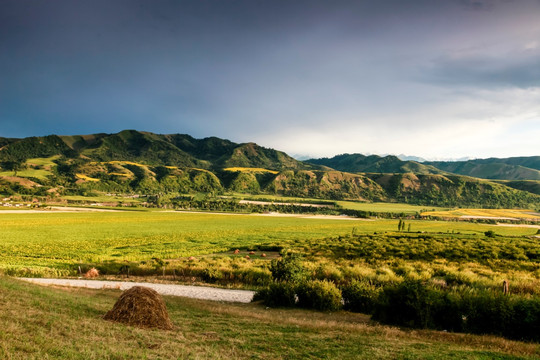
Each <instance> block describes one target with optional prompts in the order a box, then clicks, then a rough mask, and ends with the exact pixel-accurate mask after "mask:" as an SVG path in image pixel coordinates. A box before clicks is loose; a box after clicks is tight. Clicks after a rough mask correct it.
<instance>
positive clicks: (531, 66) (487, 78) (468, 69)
mask: <svg viewBox="0 0 540 360" xmlns="http://www.w3.org/2000/svg"><path fill="white" fill-rule="evenodd" d="M424 70H425V76H424V77H423V79H424V80H425V81H427V82H430V83H437V84H445V85H463V86H472V87H477V88H484V87H493V86H495V87H518V88H529V87H538V86H540V53H537V54H536V55H535V56H530V57H527V58H524V59H517V60H513V61H503V60H501V59H494V58H485V57H478V58H466V59H454V58H441V59H437V60H436V61H434V63H433V65H432V67H431V68H426V69H424Z"/></svg>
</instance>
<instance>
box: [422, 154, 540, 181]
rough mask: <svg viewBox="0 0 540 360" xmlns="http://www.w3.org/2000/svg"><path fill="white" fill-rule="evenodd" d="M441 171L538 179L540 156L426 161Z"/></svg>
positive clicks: (492, 177) (475, 175) (516, 178)
mask: <svg viewBox="0 0 540 360" xmlns="http://www.w3.org/2000/svg"><path fill="white" fill-rule="evenodd" d="M424 164H427V165H432V166H434V167H436V168H438V169H441V170H443V171H447V172H451V173H455V174H459V175H467V176H474V177H479V178H483V179H493V180H540V156H532V157H516V158H507V159H498V158H490V159H478V160H468V161H455V162H447V161H441V162H426V163H424Z"/></svg>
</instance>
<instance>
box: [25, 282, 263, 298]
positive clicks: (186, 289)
mask: <svg viewBox="0 0 540 360" xmlns="http://www.w3.org/2000/svg"><path fill="white" fill-rule="evenodd" d="M19 279H20V280H24V281H28V282H32V283H35V284H41V285H60V286H74V287H85V288H90V289H119V290H126V289H129V288H132V287H133V286H146V287H149V288H152V289H154V290H156V291H157V292H158V293H160V294H161V295H170V296H184V297H189V298H194V299H204V300H214V301H229V302H241V303H249V302H251V300H252V299H253V295H254V294H255V292H254V291H249V290H232V289H218V288H212V287H206V286H191V285H171V284H153V283H142V282H124V281H101V280H76V279H42V278H39V279H38V278H19Z"/></svg>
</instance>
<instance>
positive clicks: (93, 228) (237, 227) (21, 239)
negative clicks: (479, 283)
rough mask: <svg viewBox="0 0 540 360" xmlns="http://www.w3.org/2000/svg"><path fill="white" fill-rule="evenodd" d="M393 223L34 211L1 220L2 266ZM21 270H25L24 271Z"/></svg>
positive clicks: (220, 245)
mask: <svg viewBox="0 0 540 360" xmlns="http://www.w3.org/2000/svg"><path fill="white" fill-rule="evenodd" d="M397 224H398V221H397V220H376V221H374V220H341V219H333V218H328V219H327V218H309V217H305V216H304V217H302V216H292V217H285V216H281V217H274V216H264V215H244V214H209V213H182V212H162V211H149V212H112V213H110V212H107V213H106V212H95V213H89V212H83V213H81V212H78V213H54V212H36V213H29V214H28V213H26V214H2V216H1V217H0V226H1V228H2V232H1V233H0V252H1V253H2V254H3V256H2V259H1V263H0V268H3V269H8V268H10V269H12V271H13V269H19V270H21V269H25V268H32V269H35V271H38V273H39V271H40V269H41V270H43V269H49V270H53V269H58V270H62V271H68V270H69V269H71V271H73V269H74V266H75V265H76V264H79V263H96V264H98V263H101V262H107V261H133V262H140V261H149V260H151V258H153V257H157V258H161V259H176V258H180V257H189V256H199V255H208V254H214V253H219V252H224V251H227V250H230V249H233V248H237V247H239V248H250V247H257V246H263V245H264V246H277V247H280V248H282V247H284V246H292V245H291V244H295V243H298V244H303V243H305V242H307V241H314V242H317V241H322V240H323V239H329V238H336V237H338V236H345V235H348V234H351V233H355V234H369V233H374V232H378V233H384V232H393V231H395V230H396V229H397ZM408 224H409V225H410V230H411V231H413V232H434V233H447V234H451V233H461V234H477V235H481V234H483V233H484V232H486V231H489V230H493V231H494V232H496V233H497V234H499V235H533V234H535V233H536V229H534V228H525V227H523V228H521V227H519V228H514V227H501V226H494V225H486V224H476V223H470V222H444V221H408ZM21 271H22V270H21Z"/></svg>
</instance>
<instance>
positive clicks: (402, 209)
mask: <svg viewBox="0 0 540 360" xmlns="http://www.w3.org/2000/svg"><path fill="white" fill-rule="evenodd" d="M233 196H234V197H237V198H242V199H246V200H263V199H264V200H266V201H280V202H292V203H306V202H309V203H318V202H321V199H310V198H298V197H290V196H278V195H266V194H257V195H247V194H234V195H233ZM323 202H333V201H332V200H323ZM335 202H336V203H337V204H338V205H339V206H341V207H343V208H344V209H351V210H362V211H371V212H381V213H382V212H387V213H394V214H401V213H403V214H407V215H413V214H416V213H423V212H425V211H446V210H450V209H448V208H442V207H438V206H422V205H409V204H402V203H384V202H358V201H335Z"/></svg>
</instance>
